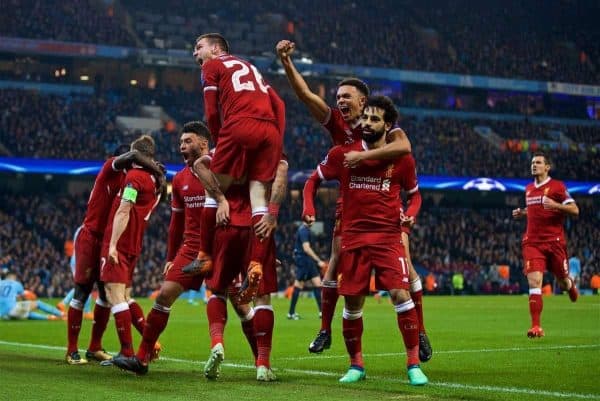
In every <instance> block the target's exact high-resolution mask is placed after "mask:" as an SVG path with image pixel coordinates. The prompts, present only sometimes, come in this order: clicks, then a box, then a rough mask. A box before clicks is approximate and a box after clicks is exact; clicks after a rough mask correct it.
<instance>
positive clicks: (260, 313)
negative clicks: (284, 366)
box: [254, 305, 275, 368]
mask: <svg viewBox="0 0 600 401" xmlns="http://www.w3.org/2000/svg"><path fill="white" fill-rule="evenodd" d="M274 325H275V315H274V314H273V306H272V305H259V306H256V307H255V308H254V333H255V335H256V345H257V348H258V357H257V358H256V366H266V367H267V368H270V367H271V361H270V359H271V348H272V343H273V326H274Z"/></svg>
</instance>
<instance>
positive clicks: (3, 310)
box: [0, 272, 62, 320]
mask: <svg viewBox="0 0 600 401" xmlns="http://www.w3.org/2000/svg"><path fill="white" fill-rule="evenodd" d="M24 294H25V289H24V288H23V284H21V283H20V282H19V281H17V275H16V274H15V273H13V272H8V273H7V274H6V278H5V279H4V280H0V320H11V319H15V320H24V319H30V320H60V319H61V318H62V312H61V311H59V310H58V309H56V308H55V307H53V306H52V305H49V304H47V303H45V302H42V301H39V300H35V301H26V300H24V299H25V298H24ZM36 309H39V310H41V311H42V312H46V313H49V314H48V315H46V314H44V313H38V312H34V311H35V310H36Z"/></svg>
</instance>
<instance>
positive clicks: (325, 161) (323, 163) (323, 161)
mask: <svg viewBox="0 0 600 401" xmlns="http://www.w3.org/2000/svg"><path fill="white" fill-rule="evenodd" d="M327 160H329V155H326V156H325V158H324V159H323V160H322V161H321V164H322V165H326V164H327Z"/></svg>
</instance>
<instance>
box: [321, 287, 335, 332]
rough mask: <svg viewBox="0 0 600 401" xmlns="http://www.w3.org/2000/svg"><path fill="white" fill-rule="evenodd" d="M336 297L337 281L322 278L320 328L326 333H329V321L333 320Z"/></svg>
mask: <svg viewBox="0 0 600 401" xmlns="http://www.w3.org/2000/svg"><path fill="white" fill-rule="evenodd" d="M338 298H339V294H338V290H337V281H335V280H324V281H323V288H322V290H321V312H322V315H321V316H322V317H321V330H325V331H327V332H328V333H331V321H332V320H333V315H334V313H335V305H336V304H337V300H338Z"/></svg>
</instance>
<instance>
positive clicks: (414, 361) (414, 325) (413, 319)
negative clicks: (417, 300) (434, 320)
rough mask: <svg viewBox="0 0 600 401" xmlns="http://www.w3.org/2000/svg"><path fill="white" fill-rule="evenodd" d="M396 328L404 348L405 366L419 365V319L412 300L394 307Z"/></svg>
mask: <svg viewBox="0 0 600 401" xmlns="http://www.w3.org/2000/svg"><path fill="white" fill-rule="evenodd" d="M394 309H395V310H396V314H397V318H398V327H399V328H400V332H401V333H402V339H403V340H404V346H405V347H406V356H407V366H411V365H418V364H419V319H418V317H417V311H416V310H415V304H414V302H413V301H412V299H410V300H408V301H406V302H403V303H401V304H399V305H395V306H394Z"/></svg>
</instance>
